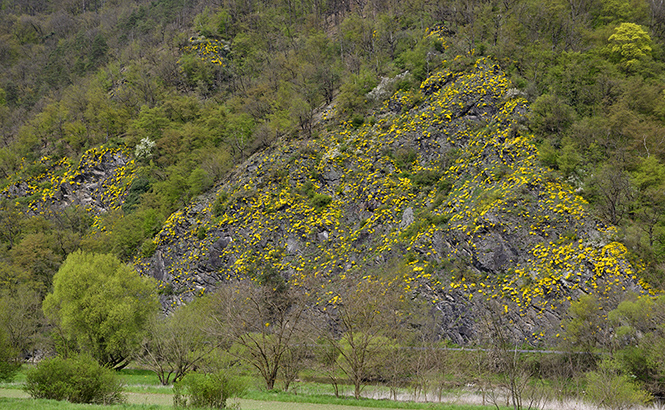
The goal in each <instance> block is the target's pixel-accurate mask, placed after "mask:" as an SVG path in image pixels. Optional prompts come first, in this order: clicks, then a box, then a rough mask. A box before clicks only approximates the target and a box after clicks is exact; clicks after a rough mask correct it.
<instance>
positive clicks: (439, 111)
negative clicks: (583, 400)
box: [135, 59, 645, 343]
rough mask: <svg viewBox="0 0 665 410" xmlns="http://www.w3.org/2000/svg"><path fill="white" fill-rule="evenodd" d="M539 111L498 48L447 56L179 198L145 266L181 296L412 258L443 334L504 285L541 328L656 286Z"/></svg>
mask: <svg viewBox="0 0 665 410" xmlns="http://www.w3.org/2000/svg"><path fill="white" fill-rule="evenodd" d="M448 65H453V64H448ZM526 112H527V105H526V101H525V100H523V99H522V98H520V96H519V93H517V92H515V91H514V90H511V89H510V84H509V82H508V80H507V79H506V77H505V76H504V75H503V73H502V72H501V70H500V69H499V67H498V66H496V65H495V64H493V63H492V62H491V61H490V60H487V59H479V60H478V61H477V62H476V63H475V65H474V66H473V67H470V68H468V69H466V70H464V71H460V72H454V71H451V70H443V71H440V72H438V73H436V74H434V75H433V76H431V77H430V78H428V79H427V80H426V81H425V82H423V84H422V85H421V88H420V90H413V91H406V92H403V91H400V92H398V93H397V94H395V95H394V96H393V97H391V98H390V100H389V101H388V102H387V103H386V104H385V106H384V109H383V110H382V112H380V113H378V114H377V119H376V120H373V121H369V122H368V123H366V124H364V125H362V126H359V127H357V128H354V127H353V126H352V124H344V126H343V127H341V128H340V129H332V128H333V127H329V128H330V129H331V130H329V131H326V132H322V133H321V135H320V136H319V137H318V138H316V139H314V140H309V141H289V142H284V143H283V144H281V145H279V146H275V147H273V148H272V149H269V150H266V151H264V152H260V153H258V154H256V155H254V156H253V157H251V158H250V159H249V160H248V161H247V162H246V163H245V164H244V165H243V166H241V167H239V168H238V169H236V170H235V171H234V172H233V174H232V175H231V176H230V177H229V178H228V181H227V182H225V183H223V184H222V185H220V186H218V189H216V191H215V192H214V193H210V194H208V195H206V196H204V197H201V198H199V199H198V200H197V201H195V202H194V203H192V204H191V205H190V206H188V207H187V208H185V209H183V210H181V211H178V212H176V213H174V214H172V215H171V216H170V217H169V218H168V220H167V222H166V223H165V225H164V227H163V229H162V230H161V231H160V232H159V234H158V235H157V236H156V238H155V243H156V245H157V247H156V252H155V253H154V255H153V256H151V257H150V258H143V259H140V260H137V261H136V262H135V263H136V266H137V269H139V270H140V271H141V272H142V273H144V274H149V275H151V276H153V277H155V278H157V279H158V280H160V287H161V289H162V291H163V294H164V300H165V303H166V304H167V305H171V306H174V305H177V304H179V303H182V302H184V301H187V300H188V299H191V298H192V297H195V296H197V295H200V294H202V293H204V292H206V291H209V290H212V289H214V288H216V287H218V286H223V284H224V283H225V282H227V281H233V280H238V279H243V278H248V277H251V276H252V275H251V274H252V272H253V271H256V270H266V269H271V270H274V271H276V272H279V273H280V274H281V275H282V276H283V277H284V278H286V279H288V280H290V281H291V283H293V284H294V285H298V284H299V283H302V282H303V280H304V278H306V277H307V276H312V275H316V276H321V277H325V278H328V281H327V282H329V283H331V284H334V283H336V282H340V281H344V280H345V278H347V276H350V275H355V274H357V273H358V272H362V271H363V270H367V269H376V268H377V267H380V266H388V265H389V262H390V261H394V260H404V261H405V264H406V267H407V268H406V269H402V271H401V275H402V280H403V282H404V288H405V290H406V291H408V292H411V293H412V294H414V295H417V296H418V297H420V298H425V299H426V300H430V301H431V306H432V311H433V313H437V317H438V319H437V321H438V331H439V333H440V334H441V335H442V336H445V337H448V338H450V339H451V340H452V341H454V342H457V343H465V342H467V341H469V340H471V339H472V338H473V337H474V335H475V332H476V330H475V329H476V325H477V318H478V317H479V315H481V314H482V312H483V310H485V309H487V306H488V303H487V301H492V300H493V301H495V303H494V306H495V308H496V306H499V308H500V309H501V310H502V311H503V312H504V313H505V314H506V315H507V317H508V318H509V320H511V321H512V323H514V324H515V326H514V327H513V328H512V329H511V330H512V332H513V336H514V337H515V338H519V339H520V340H524V339H526V340H527V341H529V342H531V343H537V342H538V341H539V340H543V339H545V338H547V337H550V336H554V333H556V330H557V328H558V326H559V321H560V318H561V313H560V312H562V311H564V310H565V307H566V304H567V303H568V301H569V300H570V299H571V298H573V299H574V298H576V297H578V296H579V295H580V294H581V293H587V292H596V293H599V294H601V295H602V296H603V297H607V298H611V297H612V295H613V294H614V293H616V292H623V291H625V290H634V291H638V292H641V291H644V290H645V286H644V285H643V284H641V283H639V282H638V279H637V276H636V272H635V271H636V270H639V267H634V266H631V264H630V263H629V262H628V260H627V251H626V249H625V247H624V246H623V245H621V244H620V243H617V242H614V241H613V230H612V228H607V227H604V226H602V225H600V224H599V223H598V222H597V221H596V220H594V219H593V218H592V217H591V216H590V215H589V214H588V213H587V212H586V211H585V203H584V200H583V199H582V198H580V197H579V196H578V195H576V194H575V192H574V191H573V190H572V189H571V187H569V186H568V185H566V184H564V183H562V182H560V181H559V180H558V178H557V177H556V176H555V175H554V174H553V173H552V172H551V171H549V170H547V169H544V168H542V167H541V166H540V165H538V163H537V159H536V156H537V152H536V149H535V147H534V145H533V143H532V141H531V138H530V136H529V135H526V134H525V133H524V132H523V127H522V126H521V123H522V122H523V120H524V115H525V113H526ZM325 117H326V115H325V113H324V119H323V122H324V124H323V125H324V126H325ZM331 286H332V285H331ZM324 290H325V289H324ZM330 294H332V292H331V293H330ZM325 295H326V294H325V292H323V293H322V296H321V297H320V299H319V303H320V304H321V305H323V306H326V305H332V304H334V303H335V300H334V298H331V299H328V298H327V297H326V296H325Z"/></svg>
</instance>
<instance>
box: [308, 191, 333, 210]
mask: <svg viewBox="0 0 665 410" xmlns="http://www.w3.org/2000/svg"><path fill="white" fill-rule="evenodd" d="M310 202H311V203H312V206H313V207H314V208H315V209H316V210H317V211H321V210H323V208H325V207H326V206H328V204H330V202H332V197H330V196H329V195H325V194H314V196H313V197H312V199H311V200H310Z"/></svg>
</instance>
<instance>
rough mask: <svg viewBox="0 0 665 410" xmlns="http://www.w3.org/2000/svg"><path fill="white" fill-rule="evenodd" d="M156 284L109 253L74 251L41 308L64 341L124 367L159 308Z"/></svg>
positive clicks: (61, 268)
mask: <svg viewBox="0 0 665 410" xmlns="http://www.w3.org/2000/svg"><path fill="white" fill-rule="evenodd" d="M158 306H159V305H158V302H157V296H156V292H155V286H154V284H153V283H152V281H151V280H150V279H148V278H145V277H141V276H139V275H138V274H137V273H136V272H135V271H134V270H133V269H132V268H131V267H129V266H126V265H123V264H122V263H121V262H120V261H119V260H118V259H117V258H116V257H114V256H112V255H104V254H95V253H85V252H81V251H77V252H74V253H72V254H70V255H69V256H68V257H67V260H65V262H64V263H63V264H62V266H61V267H60V270H58V272H57V273H56V274H55V277H54V278H53V292H52V293H50V294H48V295H47V296H46V299H45V300H44V304H43V309H44V313H46V316H47V317H48V318H49V320H50V321H51V322H52V323H53V324H55V325H56V327H57V329H58V331H59V332H60V334H61V336H62V338H63V339H64V341H66V342H69V343H71V344H72V345H75V346H76V348H77V349H79V350H82V351H85V352H88V353H89V354H90V355H92V357H94V358H95V359H96V360H97V361H98V362H99V363H100V364H102V365H104V366H107V367H112V368H123V367H124V366H126V365H127V364H128V363H129V360H130V358H131V356H132V355H133V354H134V353H135V352H136V349H137V348H138V347H139V345H140V342H141V338H142V333H143V329H144V327H145V324H146V322H147V321H148V319H149V318H150V317H151V315H153V314H154V312H155V311H156V310H157V309H158Z"/></svg>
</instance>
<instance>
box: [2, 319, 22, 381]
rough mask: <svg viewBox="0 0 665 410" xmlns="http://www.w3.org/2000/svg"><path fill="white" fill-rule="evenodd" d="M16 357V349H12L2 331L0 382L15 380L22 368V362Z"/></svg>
mask: <svg viewBox="0 0 665 410" xmlns="http://www.w3.org/2000/svg"><path fill="white" fill-rule="evenodd" d="M16 356H17V354H16V351H15V349H12V347H11V346H10V345H9V341H8V340H7V337H6V336H5V334H4V332H3V331H2V330H0V382H11V381H12V380H14V376H15V375H16V372H18V370H19V369H20V368H21V362H20V361H18V360H17V359H16Z"/></svg>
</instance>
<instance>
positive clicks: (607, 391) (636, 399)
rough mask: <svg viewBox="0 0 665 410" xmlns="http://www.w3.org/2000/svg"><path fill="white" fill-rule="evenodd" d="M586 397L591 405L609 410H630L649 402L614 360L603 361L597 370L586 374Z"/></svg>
mask: <svg viewBox="0 0 665 410" xmlns="http://www.w3.org/2000/svg"><path fill="white" fill-rule="evenodd" d="M586 379H587V396H588V398H589V399H590V400H591V402H592V403H597V404H598V405H599V406H600V407H601V408H604V409H611V410H623V409H631V408H633V407H637V406H640V405H644V404H645V403H646V402H648V401H649V400H651V396H650V395H649V393H648V392H646V391H644V390H642V389H641V388H640V386H639V384H638V383H636V381H635V380H634V378H633V377H632V376H631V375H628V374H625V372H624V371H623V369H621V366H620V364H619V363H618V362H617V361H616V360H612V359H605V360H603V361H602V362H601V363H600V365H599V366H598V370H596V371H594V372H589V373H587V374H586Z"/></svg>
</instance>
